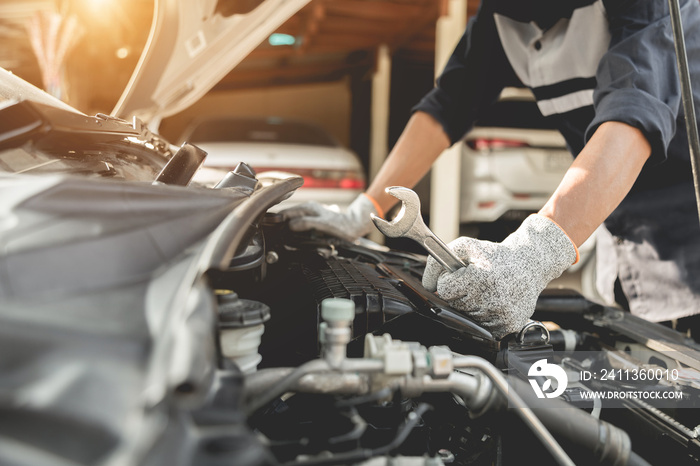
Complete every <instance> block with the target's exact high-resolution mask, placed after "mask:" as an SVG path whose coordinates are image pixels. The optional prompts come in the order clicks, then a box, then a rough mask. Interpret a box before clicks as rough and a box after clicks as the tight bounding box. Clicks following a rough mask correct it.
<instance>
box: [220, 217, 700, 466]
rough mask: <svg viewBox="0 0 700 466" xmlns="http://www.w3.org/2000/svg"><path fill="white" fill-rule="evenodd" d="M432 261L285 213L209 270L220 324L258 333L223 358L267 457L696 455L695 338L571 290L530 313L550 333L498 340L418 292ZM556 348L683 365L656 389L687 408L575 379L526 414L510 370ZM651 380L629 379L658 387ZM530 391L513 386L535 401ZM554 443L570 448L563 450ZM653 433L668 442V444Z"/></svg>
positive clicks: (557, 459)
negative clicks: (295, 222)
mask: <svg viewBox="0 0 700 466" xmlns="http://www.w3.org/2000/svg"><path fill="white" fill-rule="evenodd" d="M424 265H425V258H424V257H423V256H420V255H416V254H411V253H403V252H397V251H393V250H389V249H386V248H383V247H380V246H378V245H376V244H374V243H371V242H363V241H361V242H359V243H348V242H346V241H344V240H340V239H338V238H332V237H326V236H323V235H320V234H317V233H315V232H310V233H294V232H290V231H289V230H288V229H287V228H286V225H285V223H284V221H283V219H282V217H281V216H280V215H279V214H267V215H266V216H265V217H264V218H263V219H262V220H261V222H260V229H259V230H258V232H257V234H256V235H255V236H254V237H253V238H252V239H251V241H250V243H249V246H248V247H247V248H246V249H245V250H244V251H242V252H241V253H240V254H238V255H237V256H236V257H234V259H233V261H232V262H231V267H230V268H229V269H228V270H226V271H216V272H210V273H209V276H210V279H211V283H212V285H213V287H214V288H215V289H217V290H226V291H219V293H223V294H219V298H218V301H219V303H220V304H221V303H222V302H225V303H226V306H227V307H226V309H229V308H230V306H231V303H235V306H234V307H236V306H237V307H238V312H240V314H239V315H238V316H237V317H235V318H232V317H231V315H230V314H227V315H226V317H225V319H224V320H226V321H227V322H229V321H231V320H235V321H237V322H238V323H239V324H240V326H239V327H238V328H236V329H235V330H233V331H238V332H241V334H242V335H245V334H246V330H245V329H250V328H251V327H256V326H257V328H258V330H257V332H258V335H257V336H256V338H259V339H260V340H259V347H257V348H256V349H255V351H253V353H256V352H257V353H256V354H255V359H256V360H257V361H259V364H258V365H257V368H256V367H255V364H250V362H249V361H250V357H251V354H250V353H249V354H246V355H243V356H241V355H240V353H238V352H236V351H235V350H234V351H228V353H227V351H226V350H225V349H223V348H222V354H223V356H224V359H225V360H228V361H234V362H236V361H242V363H240V364H236V366H239V367H244V368H246V369H245V371H244V374H243V375H242V377H243V381H242V394H241V403H242V406H243V409H244V411H245V412H246V413H247V415H248V416H249V417H248V426H249V427H250V428H251V429H252V430H253V432H255V434H256V436H257V437H258V439H259V441H261V442H262V445H263V446H264V447H263V449H265V450H267V451H269V453H270V454H271V455H272V458H273V459H272V460H271V461H272V462H271V464H299V465H320V464H323V465H331V464H363V465H385V464H386V465H389V464H391V465H442V464H459V465H467V464H475V465H482V464H483V465H487V464H489V465H490V464H515V462H517V461H520V460H522V456H523V455H524V454H526V455H528V457H529V458H530V459H531V460H532V461H536V462H537V463H539V464H562V463H563V464H566V459H565V458H567V457H570V458H571V459H572V460H573V461H574V462H575V463H576V464H646V463H644V462H641V463H635V461H637V460H638V459H639V460H641V456H640V455H642V456H643V457H644V458H646V460H647V461H648V462H649V463H650V464H661V463H665V464H696V462H697V461H698V458H700V449H699V448H700V440H699V439H698V434H699V433H700V432H698V429H697V428H696V425H697V424H698V418H697V408H698V407H700V397H699V395H700V385H699V384H698V379H697V378H695V379H694V380H693V378H694V377H695V376H696V375H697V374H698V372H697V370H698V369H700V366H699V365H698V364H700V359H699V358H698V357H699V356H700V352H698V347H697V345H696V344H695V343H694V342H692V340H689V339H686V338H684V337H683V336H681V335H680V334H678V333H676V332H673V331H671V330H669V329H666V328H662V327H660V326H658V325H656V324H650V323H648V322H644V321H642V320H641V319H638V318H635V317H634V316H631V315H629V314H626V313H622V312H621V311H619V310H616V309H609V308H604V307H602V306H599V305H597V304H594V303H592V302H589V301H587V300H586V299H584V298H583V297H581V296H580V295H578V294H576V293H575V292H569V291H565V290H549V291H546V292H545V293H543V295H542V296H541V298H540V301H539V303H538V308H537V311H536V314H535V316H534V318H537V319H540V320H546V321H548V322H554V324H549V325H547V327H549V330H548V329H547V328H545V326H544V325H542V324H540V323H539V322H533V323H532V324H533V325H532V326H530V328H529V329H527V330H524V331H523V332H522V333H521V334H518V335H510V336H508V337H506V338H504V339H503V340H501V341H498V340H495V339H494V338H493V337H492V336H491V334H490V333H489V332H488V331H487V330H485V329H483V328H481V327H480V326H479V325H478V324H477V323H476V322H474V321H472V320H470V319H469V318H468V317H465V316H463V315H461V314H460V313H458V312H456V311H454V310H452V309H451V308H450V306H449V304H448V303H446V302H444V301H442V300H441V299H439V298H438V297H437V296H435V295H434V294H432V293H429V292H428V291H426V290H425V289H424V288H423V287H422V285H421V281H420V278H421V275H422V269H423V267H424ZM326 300H330V301H331V302H335V301H340V302H343V301H344V302H345V303H346V304H345V306H349V308H350V311H349V315H348V316H346V317H345V319H347V320H345V321H343V319H340V321H341V323H338V322H335V321H333V317H330V318H326V319H324V318H323V314H324V310H323V308H324V302H325V301H326ZM261 309H264V310H261ZM220 312H222V313H224V314H225V313H226V312H227V311H221V310H220ZM328 312H329V313H330V314H329V315H331V314H332V312H331V311H328ZM224 314H220V316H222V317H223V315H224ZM253 315H254V317H251V316H253ZM349 316H351V317H350V318H348V317H349ZM219 325H220V331H221V325H222V324H221V319H220V324H219ZM226 328H227V329H229V330H228V331H229V332H230V331H231V330H230V329H231V328H233V327H230V326H226ZM224 332H225V331H224ZM223 338H225V337H223V336H222V341H223ZM241 338H245V337H241ZM580 354H585V355H586V356H587V357H586V358H583V359H581V360H579V359H576V355H580ZM669 354H672V355H674V357H669V356H668V355H669ZM509 358H510V359H511V361H510V362H509ZM562 358H564V359H566V360H567V361H566V364H567V365H568V367H570V368H571V370H572V371H574V372H575V371H578V373H579V374H582V373H583V371H582V370H581V369H582V368H584V367H585V368H590V367H597V368H599V369H598V370H599V371H600V370H601V369H602V370H607V371H614V370H619V369H620V367H627V368H629V367H636V368H637V369H640V370H641V369H644V368H649V367H654V368H656V367H664V368H665V369H671V368H673V367H678V368H681V367H683V368H685V369H687V370H686V371H684V373H685V374H686V375H688V378H682V377H681V378H680V379H683V380H680V379H678V380H676V381H675V383H673V384H668V383H666V382H661V383H660V384H661V385H664V387H663V389H664V390H666V391H669V390H671V391H675V392H678V391H680V392H682V395H679V396H680V397H682V398H683V400H684V402H683V405H682V406H683V407H678V408H677V409H658V408H655V407H653V406H651V405H649V404H647V403H645V402H644V401H642V400H637V399H630V400H625V401H623V402H622V406H618V407H615V408H604V407H601V404H600V403H596V402H593V401H587V400H586V399H585V397H583V398H582V396H581V394H580V392H581V391H582V390H585V391H593V390H604V389H605V388H606V386H607V385H606V383H608V382H606V381H602V380H601V381H598V380H589V381H583V380H579V381H578V383H577V384H575V385H576V388H575V389H574V388H570V389H569V390H568V392H567V393H565V395H564V396H563V397H562V400H566V401H560V402H559V404H558V405H557V407H556V408H548V409H533V411H534V412H535V413H536V415H535V416H534V417H535V418H536V419H539V421H537V422H535V423H533V421H532V419H530V420H528V418H527V417H523V416H522V415H520V416H519V415H518V414H517V413H519V412H520V413H522V410H521V409H507V408H509V407H513V405H512V404H511V403H513V402H514V401H513V399H512V396H514V395H512V393H511V394H509V391H508V390H507V389H503V390H501V389H499V388H498V387H499V383H503V381H504V380H506V379H505V378H508V380H509V382H507V383H509V384H515V385H511V386H518V385H517V384H519V383H521V382H517V381H516V379H518V378H520V379H521V380H524V379H523V378H522V376H523V375H526V374H524V373H523V372H524V371H525V370H522V371H518V367H517V366H518V364H520V365H522V363H523V361H525V362H529V363H532V362H535V361H538V360H541V359H547V360H552V359H557V360H559V361H560V362H561V359H562ZM681 360H683V362H681ZM515 361H519V362H518V363H516V362H515ZM620 361H624V364H625V365H624V366H620V365H619V364H621V362H620ZM484 366H489V367H490V368H492V372H496V375H493V373H492V372H489V371H488V370H485V368H484ZM518 372H521V373H520V374H518ZM691 374H694V375H691ZM518 375H520V376H521V377H518ZM613 382H614V380H613ZM651 382H652V381H644V382H642V381H640V382H639V383H638V384H637V385H636V387H635V388H636V389H639V390H650V389H652V388H653V387H656V388H658V386H659V383H651ZM656 382H659V381H656ZM571 385H572V384H570V386H571ZM528 390H529V387H527V386H526V387H525V388H524V389H523V388H522V387H520V389H518V390H516V391H517V392H518V393H519V394H520V396H521V398H522V399H523V400H527V401H526V403H525V404H526V405H527V404H530V405H532V404H533V403H532V401H533V400H532V399H531V398H532V396H529V394H528V393H529V392H528ZM534 401H537V400H534ZM557 401H559V400H557ZM535 405H536V404H535ZM679 406H680V405H679ZM618 408H622V409H618ZM525 409H527V408H525ZM543 413H544V414H543ZM572 420H575V422H574V423H573V424H574V425H572V422H571V421H572ZM540 421H541V423H542V424H540ZM543 432H544V433H551V435H552V436H553V439H556V440H553V439H552V440H548V439H551V438H550V437H549V436H547V435H545V434H543ZM548 441H553V442H554V443H555V444H560V445H561V446H562V447H563V448H562V450H561V451H564V452H566V453H565V454H564V455H562V456H558V455H559V454H560V453H561V451H559V450H557V449H552V448H551V445H549V446H548V443H547V442H548ZM660 442H661V443H662V444H664V445H666V446H667V447H668V448H663V451H662V452H660V450H661V449H659V448H658V447H656V446H655V445H659V443H660ZM652 445H654V446H652ZM562 458H564V459H562ZM671 458H673V459H671ZM641 461H644V460H641ZM669 461H670V463H669ZM250 464H257V463H250ZM261 464H264V462H263V463H261Z"/></svg>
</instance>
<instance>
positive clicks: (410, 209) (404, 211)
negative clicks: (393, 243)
mask: <svg viewBox="0 0 700 466" xmlns="http://www.w3.org/2000/svg"><path fill="white" fill-rule="evenodd" d="M385 191H386V192H387V193H388V194H391V195H392V196H394V197H395V198H397V199H399V200H400V201H401V210H399V213H398V214H396V217H394V219H393V220H392V221H391V222H387V221H386V220H384V219H382V218H379V217H377V216H376V215H371V217H372V221H373V222H374V225H375V226H376V227H377V229H378V230H379V231H381V232H382V233H383V234H384V235H385V236H388V237H390V238H398V237H400V236H405V235H406V233H408V231H409V230H411V228H413V225H414V224H415V222H416V219H417V218H418V216H419V215H420V199H419V198H418V195H417V194H416V193H415V192H413V191H412V190H410V189H408V188H404V187H402V186H392V187H390V188H386V189H385Z"/></svg>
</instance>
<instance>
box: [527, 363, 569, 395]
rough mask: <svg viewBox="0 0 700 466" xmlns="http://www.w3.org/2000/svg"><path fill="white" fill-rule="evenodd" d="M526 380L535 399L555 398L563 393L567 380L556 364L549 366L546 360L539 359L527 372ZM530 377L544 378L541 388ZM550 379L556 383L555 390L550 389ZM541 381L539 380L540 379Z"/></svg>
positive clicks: (562, 370)
mask: <svg viewBox="0 0 700 466" xmlns="http://www.w3.org/2000/svg"><path fill="white" fill-rule="evenodd" d="M527 375H528V377H530V378H529V379H528V380H529V381H530V385H532V389H533V390H534V391H535V395H537V398H556V397H558V396H560V395H561V394H562V393H564V390H566V384H567V383H568V382H569V379H568V378H567V377H566V372H564V369H562V368H561V367H559V366H557V365H556V364H549V363H548V362H547V360H546V359H540V360H539V361H537V362H536V363H534V364H533V365H532V366H530V370H528V371H527ZM532 377H540V378H541V377H546V380H545V381H544V383H542V386H540V384H539V382H538V381H537V380H535V379H533V378H532ZM552 379H554V380H555V381H556V388H552ZM540 380H541V379H540Z"/></svg>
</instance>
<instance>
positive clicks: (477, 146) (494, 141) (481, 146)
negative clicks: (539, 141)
mask: <svg viewBox="0 0 700 466" xmlns="http://www.w3.org/2000/svg"><path fill="white" fill-rule="evenodd" d="M467 145H468V146H469V147H471V148H472V149H473V150H489V149H506V148H513V147H527V145H528V144H527V143H526V142H523V141H518V140H515V139H498V138H476V139H471V140H469V141H467Z"/></svg>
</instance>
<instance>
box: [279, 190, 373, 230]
mask: <svg viewBox="0 0 700 466" xmlns="http://www.w3.org/2000/svg"><path fill="white" fill-rule="evenodd" d="M281 214H282V215H283V216H284V218H285V220H289V228H290V229H291V230H293V231H305V230H312V229H314V230H318V231H321V232H324V233H329V234H332V235H336V236H338V237H340V238H344V239H346V240H348V241H355V240H356V239H357V238H359V237H361V236H364V235H366V234H367V233H369V232H370V231H371V229H372V219H371V218H370V216H369V214H375V215H378V214H379V213H378V211H377V208H376V207H375V206H374V203H373V202H372V201H371V200H370V198H369V197H368V196H367V195H365V194H360V195H359V196H357V198H356V199H355V200H354V201H352V204H350V205H349V206H348V208H347V209H346V210H345V212H338V211H337V210H333V209H332V208H330V207H329V206H325V205H323V204H319V203H318V202H313V201H311V202H305V203H304V204H301V205H299V206H296V207H290V208H289V209H285V210H283V211H282V212H281Z"/></svg>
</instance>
